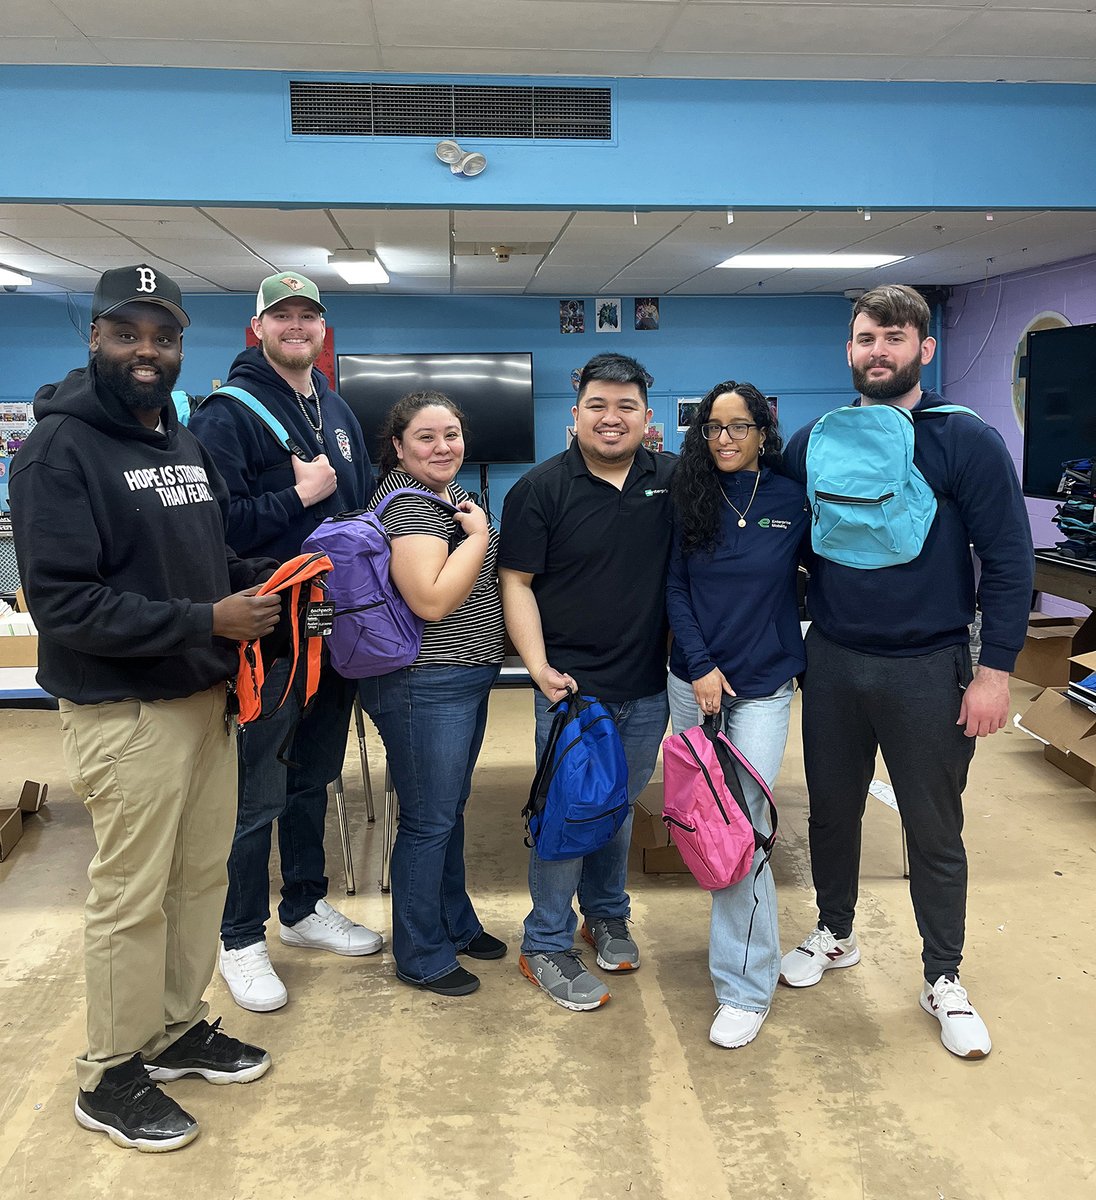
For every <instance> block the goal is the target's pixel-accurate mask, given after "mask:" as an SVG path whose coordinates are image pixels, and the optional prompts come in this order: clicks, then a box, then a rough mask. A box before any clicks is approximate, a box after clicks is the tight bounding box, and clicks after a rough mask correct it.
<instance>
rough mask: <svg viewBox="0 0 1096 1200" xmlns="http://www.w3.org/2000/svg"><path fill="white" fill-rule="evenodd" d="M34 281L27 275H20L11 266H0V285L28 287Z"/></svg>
mask: <svg viewBox="0 0 1096 1200" xmlns="http://www.w3.org/2000/svg"><path fill="white" fill-rule="evenodd" d="M33 282H34V280H33V279H31V278H30V276H28V275H20V274H19V272H18V271H13V270H12V269H11V267H0V287H30V285H31V284H32V283H33Z"/></svg>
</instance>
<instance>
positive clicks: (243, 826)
mask: <svg viewBox="0 0 1096 1200" xmlns="http://www.w3.org/2000/svg"><path fill="white" fill-rule="evenodd" d="M288 674H289V666H288V663H286V662H285V661H284V660H279V661H278V662H277V663H275V664H274V667H273V669H272V670H271V671H270V673H269V674H268V675H267V677H266V683H265V684H264V686H263V697H264V703H265V702H266V697H267V696H271V697H275V699H271V701H270V703H271V705H273V704H274V703H276V697H277V696H280V695H281V693H282V692H283V691H284V690H285V685H286V680H287V678H288ZM353 702H354V685H353V684H351V683H348V682H347V680H345V679H343V678H342V676H341V675H337V674H336V673H335V671H334V670H333V669H332V668H331V666H330V665H328V664H326V663H325V664H324V668H323V671H322V672H321V674H320V685H319V689H318V690H317V692H316V696H315V699H314V700H313V702H312V707H311V708H310V709H309V711H308V714H307V715H306V716H305V717H304V718H303V719H302V720H301V722H300V724H299V725H298V726H297V731H296V733H295V734H293V737H292V740H291V741H290V743H289V745H288V746H287V747H286V751H285V757H286V758H287V759H288V760H290V761H291V762H292V763H294V764H295V765H294V766H291V767H288V768H287V767H286V766H285V764H284V763H280V762H278V751H279V750H280V749H281V746H282V742H283V741H285V738H286V735H287V734H289V733H290V731H291V730H292V729H293V722H294V721H296V720H297V718H298V716H299V715H300V710H299V708H298V706H297V704H296V702H295V701H294V698H293V697H292V696H291V697H290V698H289V699H287V700H286V702H285V704H283V705H282V707H281V708H280V709H278V710H277V711H276V712H275V713H274V715H273V716H271V717H269V718H268V719H267V720H265V721H253V722H251V723H250V724H249V725H247V726H245V727H244V728H243V729H241V730H240V735H239V736H240V745H239V749H240V765H239V778H240V799H239V807H238V809H237V811H236V835H235V837H234V839H233V842H232V850H231V853H230V854H229V857H228V898H227V900H226V901H225V912H224V917H223V919H222V921H221V939H222V941H223V942H224V944H225V948H226V949H228V950H242V949H243V948H244V947H245V946H251V945H254V944H255V943H256V942H261V941H263V940H264V938H265V936H266V933H265V929H266V922H267V920H268V919H269V917H270V840H271V827H272V826H273V824H274V822H275V821H277V822H278V851H279V854H280V856H281V863H282V902H281V904H280V905H279V906H278V917H279V919H280V920H281V923H282V924H283V925H295V924H296V923H297V922H298V921H303V920H304V918H305V917H307V916H308V915H309V913H311V912H313V911H314V910H315V908H316V901H317V900H322V899H323V898H324V896H326V895H327V876H326V875H325V874H324V852H323V831H324V821H325V819H326V817H327V785H328V784H329V783H331V782H332V780H334V779H336V778H337V777H338V775H339V772H340V771H342V765H343V759H344V758H345V757H346V736H347V732H348V730H349V726H350V707H351V705H352V704H353Z"/></svg>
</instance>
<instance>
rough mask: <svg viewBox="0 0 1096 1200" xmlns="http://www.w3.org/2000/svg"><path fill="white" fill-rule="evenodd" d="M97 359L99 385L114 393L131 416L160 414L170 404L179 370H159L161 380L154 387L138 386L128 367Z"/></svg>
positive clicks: (147, 385) (140, 384) (153, 384)
mask: <svg viewBox="0 0 1096 1200" xmlns="http://www.w3.org/2000/svg"><path fill="white" fill-rule="evenodd" d="M92 357H93V358H94V359H95V373H96V375H97V376H98V378H99V382H100V383H102V384H103V386H104V387H106V388H107V389H108V390H109V391H111V392H114V394H115V395H116V396H118V398H119V399H120V400H121V401H122V403H123V404H124V405H125V406H126V408H128V409H129V410H130V412H159V410H160V409H161V408H164V407H165V406H166V405H168V404H170V403H171V389H172V388H173V387H174V386H175V381H176V380H177V379H178V378H179V371H180V369H181V368H180V367H179V366H178V365H176V366H174V367H157V368H156V369H157V370H158V371H159V372H160V375H159V378H158V379H156V380H154V381H153V382H152V383H138V381H137V380H136V379H134V378H133V376H132V375H131V374H130V373H129V366H130V365H132V364H129V365H122V364H121V363H117V362H114V361H113V360H111V359H108V358H106V357H104V356H103V355H102V354H95V355H93V356H92Z"/></svg>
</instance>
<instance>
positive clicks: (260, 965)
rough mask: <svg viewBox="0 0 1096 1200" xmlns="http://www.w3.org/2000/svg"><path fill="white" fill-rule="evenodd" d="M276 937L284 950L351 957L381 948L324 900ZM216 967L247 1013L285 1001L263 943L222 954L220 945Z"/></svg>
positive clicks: (375, 939) (373, 936) (286, 996)
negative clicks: (299, 948) (293, 948)
mask: <svg viewBox="0 0 1096 1200" xmlns="http://www.w3.org/2000/svg"><path fill="white" fill-rule="evenodd" d="M278 936H279V937H280V938H281V940H282V941H283V942H284V943H285V945H287V946H304V947H308V948H311V949H313V950H330V951H332V952H333V953H334V954H346V955H350V956H352V957H357V956H358V955H362V954H376V952H377V951H378V950H379V949H380V948H381V946H383V945H384V939H383V938H382V937H381V935H380V934H379V933H374V932H373V930H372V929H366V927H365V926H364V925H359V924H357V923H356V922H355V921H351V919H350V918H349V917H344V916H343V914H342V913H341V912H339V911H338V909H335V908H332V907H331V905H330V904H328V903H327V901H326V900H317V901H316V910H315V912H311V913H309V914H308V916H307V917H305V918H304V920H303V921H298V922H297V924H296V925H282V926H280V927H279V935H278ZM217 965H218V968H219V969H220V972H221V977H222V978H223V979H224V981H225V983H226V984H228V990H229V991H230V992H231V993H232V999H233V1000H235V1001H236V1003H237V1004H238V1005H239V1006H240V1007H241V1008H246V1009H248V1011H249V1012H273V1011H274V1010H275V1009H278V1008H281V1007H282V1006H283V1005H284V1004H285V1003H286V1001H287V1000H288V999H289V994H288V992H286V990H285V984H284V983H282V981H281V980H280V979H279V978H278V972H277V971H275V970H274V967H273V965H272V963H271V961H270V955H269V954H268V953H267V949H266V942H265V941H264V942H255V943H254V944H253V945H251V946H245V947H244V948H243V949H242V950H226V949H225V947H224V944H223V943H222V944H221V952H220V955H219V956H218V959H217Z"/></svg>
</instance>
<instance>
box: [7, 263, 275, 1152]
mask: <svg viewBox="0 0 1096 1200" xmlns="http://www.w3.org/2000/svg"><path fill="white" fill-rule="evenodd" d="M91 319H92V324H91V339H90V349H91V358H90V362H89V363H88V365H87V366H86V367H80V368H78V369H77V370H75V371H70V372H69V374H68V375H67V376H66V377H65V378H64V379H63V380H62V381H61V382H60V383H56V384H47V385H46V386H45V387H43V388H41V389H40V390H39V392H38V394H37V396H35V398H34V415H35V417H36V418H37V420H38V424H37V426H36V427H35V429H34V430H33V431H32V432H31V434H30V436H29V437H28V438H27V441H26V443H25V444H24V445H23V447H22V449H21V450H20V451H19V454H18V456H17V457H16V460H15V469H14V471H13V472H12V480H11V510H12V525H13V528H14V531H15V549H16V553H17V556H18V560H19V572H20V577H21V579H22V582H23V588H24V591H25V593H26V596H27V602H28V605H29V607H30V611H31V615H32V616H33V617H34V621H35V624H36V625H37V627H38V682H39V684H40V685H41V686H42V688H43V689H44V690H45V691H47V692H50V693H51V694H52V695H54V696H56V697H57V698H58V705H59V707H60V710H61V730H62V740H63V745H64V752H65V761H66V765H67V767H68V772H69V777H70V778H71V780H72V787H73V790H74V791H75V792H76V794H77V795H78V796H79V797H80V798H81V799H82V800H83V801H84V804H85V805H86V807H87V809H88V812H89V813H90V814H91V819H92V825H93V827H94V830H95V842H96V846H97V853H96V855H95V857H94V859H92V862H91V866H90V867H89V868H88V879H89V881H90V883H91V892H90V894H89V896H88V899H87V904H86V906H85V914H84V915H85V929H84V957H85V970H86V975H87V1025H88V1044H87V1050H86V1051H85V1052H84V1054H82V1055H81V1056H80V1057H79V1058H78V1059H77V1060H76V1075H77V1081H78V1084H79V1089H80V1090H79V1093H78V1095H77V1099H76V1119H77V1121H78V1122H79V1123H80V1124H81V1125H83V1126H84V1127H85V1128H86V1129H93V1130H96V1131H100V1132H103V1133H106V1134H107V1135H108V1136H109V1137H110V1139H111V1141H113V1142H114V1143H116V1144H117V1145H119V1146H124V1147H128V1148H135V1149H138V1150H145V1151H163V1150H174V1149H176V1148H177V1147H179V1146H184V1145H186V1144H187V1143H188V1142H190V1141H193V1140H194V1138H195V1137H197V1136H198V1124H197V1122H196V1121H195V1120H194V1118H193V1117H192V1116H191V1115H190V1114H189V1113H188V1112H186V1110H185V1109H183V1108H181V1107H180V1106H179V1105H178V1104H177V1103H176V1102H175V1101H174V1100H173V1099H172V1098H171V1097H170V1096H168V1095H166V1094H165V1093H164V1092H162V1091H160V1089H159V1087H158V1086H157V1081H167V1080H173V1079H178V1078H180V1077H181V1076H183V1075H191V1074H194V1075H200V1076H202V1077H204V1078H205V1079H208V1080H210V1081H211V1082H213V1083H232V1082H235V1083H246V1082H248V1081H250V1080H252V1079H257V1078H258V1077H259V1076H260V1075H262V1074H264V1073H265V1072H266V1070H267V1069H268V1068H269V1066H270V1055H269V1054H267V1053H266V1051H265V1050H262V1049H259V1048H258V1047H256V1046H248V1045H245V1044H244V1043H242V1042H239V1041H236V1040H235V1039H234V1038H230V1037H227V1036H226V1035H225V1034H223V1033H222V1032H221V1031H220V1020H219V1019H218V1020H217V1021H214V1022H213V1024H210V1023H209V1022H207V1021H206V1020H205V1017H206V1015H207V1013H208V1011H209V1009H208V1006H207V1005H206V1003H205V1002H204V1001H203V1000H202V993H203V992H204V991H205V988H206V986H207V985H208V983H209V980H210V977H211V975H212V973H213V962H214V958H215V955H216V947H217V924H218V921H219V920H220V914H221V910H222V908H223V907H224V898H225V891H226V888H227V875H226V871H225V860H226V859H227V857H228V848H229V845H230V844H231V841H232V829H233V825H234V822H235V815H236V738H235V719H234V716H233V712H234V709H233V707H232V706H231V705H230V703H229V701H230V699H234V696H231V695H230V693H229V692H228V690H227V689H226V680H228V679H231V678H233V677H234V676H235V674H236V670H237V667H238V665H239V650H238V647H237V645H236V643H237V641H238V640H239V639H250V638H256V637H261V636H263V635H265V634H267V633H269V632H270V631H271V630H272V629H273V628H274V626H275V624H276V623H277V620H278V614H279V612H280V609H281V601H280V598H279V597H278V596H256V595H255V594H254V593H255V592H256V591H257V590H258V589H257V585H258V584H259V582H260V581H262V580H264V579H266V578H267V577H268V576H269V575H270V574H271V573H272V572H273V571H274V569H275V567H276V566H277V563H276V562H274V561H273V560H270V559H251V560H243V559H239V558H237V557H236V555H235V554H234V553H233V552H232V551H231V550H230V549H229V548H228V547H227V546H226V545H225V521H226V519H227V515H228V493H227V491H226V490H225V486H224V482H223V481H222V479H221V477H220V475H218V473H217V470H216V468H215V467H214V465H213V461H212V459H211V458H210V456H209V455H208V454H207V453H206V452H205V451H204V450H203V449H202V447H201V446H200V445H199V444H198V442H197V441H196V440H195V439H194V437H193V436H192V435H191V434H190V433H189V432H188V431H187V430H186V429H184V428H182V426H180V425H179V423H178V421H177V419H176V412H175V405H174V403H173V401H172V397H171V389H172V387H173V385H174V383H175V380H176V379H177V378H178V375H179V365H180V362H181V361H182V346H183V328H184V326H186V325H188V324H189V323H190V322H189V319H188V318H187V315H186V312H185V311H184V310H183V307H182V296H181V295H180V293H179V288H178V286H177V285H176V284H175V282H174V281H173V280H171V279H169V278H168V276H166V275H165V274H163V273H162V272H161V271H158V270H154V269H153V268H152V267H150V266H148V265H146V264H142V265H141V266H136V267H119V268H118V269H117V270H113V271H107V272H106V273H105V274H104V275H103V277H102V278H101V279H100V280H99V283H98V285H97V287H96V289H95V295H94V297H93V299H92V308H91Z"/></svg>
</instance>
